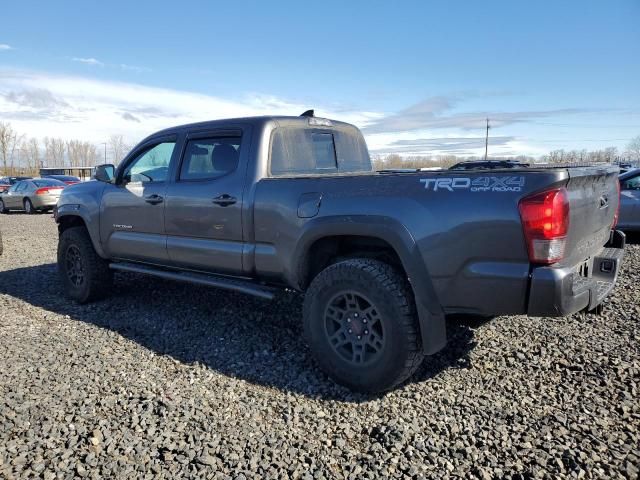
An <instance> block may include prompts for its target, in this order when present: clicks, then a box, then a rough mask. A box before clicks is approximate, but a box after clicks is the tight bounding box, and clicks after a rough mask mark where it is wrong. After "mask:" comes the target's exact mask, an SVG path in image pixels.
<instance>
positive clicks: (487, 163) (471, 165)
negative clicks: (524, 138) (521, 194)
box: [449, 160, 529, 170]
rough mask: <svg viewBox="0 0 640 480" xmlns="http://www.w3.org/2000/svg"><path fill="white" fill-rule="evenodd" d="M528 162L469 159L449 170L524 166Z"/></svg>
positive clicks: (526, 165)
mask: <svg viewBox="0 0 640 480" xmlns="http://www.w3.org/2000/svg"><path fill="white" fill-rule="evenodd" d="M528 166H529V164H528V163H523V162H519V161H517V160H469V161H465V162H459V163H456V164H455V165H452V166H451V167H449V170H493V169H496V168H524V167H528Z"/></svg>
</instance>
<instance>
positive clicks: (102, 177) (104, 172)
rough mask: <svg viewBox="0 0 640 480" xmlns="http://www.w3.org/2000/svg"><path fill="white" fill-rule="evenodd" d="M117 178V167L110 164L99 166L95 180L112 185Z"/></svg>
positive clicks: (94, 175)
mask: <svg viewBox="0 0 640 480" xmlns="http://www.w3.org/2000/svg"><path fill="white" fill-rule="evenodd" d="M115 176H116V167H115V166H114V165H112V164H110V163H105V164H104V165H98V166H97V167H96V171H95V173H94V174H93V178H95V179H96V180H98V181H99V182H105V183H111V182H112V181H113V179H114V178H115Z"/></svg>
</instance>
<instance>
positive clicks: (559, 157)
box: [372, 135, 640, 170]
mask: <svg viewBox="0 0 640 480" xmlns="http://www.w3.org/2000/svg"><path fill="white" fill-rule="evenodd" d="M483 158H484V157H479V156H474V155H471V156H459V155H433V156H425V155H412V156H411V155H410V156H401V155H398V154H397V153H392V154H389V155H374V156H373V157H372V160H373V165H374V168H375V169H376V170H383V169H393V168H429V167H432V168H436V167H439V168H449V167H451V166H453V165H454V164H456V163H459V162H463V161H470V160H482V159H483ZM489 159H490V160H507V159H508V160H516V161H519V162H522V163H543V164H554V165H592V164H595V163H634V164H636V165H640V135H638V136H637V137H635V138H634V139H632V140H631V141H630V142H629V144H628V145H627V148H626V150H625V151H623V152H620V151H619V150H618V149H617V148H616V147H607V148H604V149H600V150H586V149H583V150H563V149H560V150H552V151H551V152H549V153H547V154H546V155H542V156H540V157H532V156H529V155H518V156H516V157H495V156H490V157H489Z"/></svg>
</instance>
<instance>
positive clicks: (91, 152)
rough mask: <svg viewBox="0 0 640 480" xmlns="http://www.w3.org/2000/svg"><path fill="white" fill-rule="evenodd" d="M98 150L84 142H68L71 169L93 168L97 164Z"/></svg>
mask: <svg viewBox="0 0 640 480" xmlns="http://www.w3.org/2000/svg"><path fill="white" fill-rule="evenodd" d="M97 156H98V149H97V148H96V146H95V145H93V144H91V143H89V142H83V141H82V140H69V141H68V142H67V158H68V159H69V164H70V165H69V166H71V167H91V166H93V165H95V163H96V157H97Z"/></svg>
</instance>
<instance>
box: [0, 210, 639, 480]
mask: <svg viewBox="0 0 640 480" xmlns="http://www.w3.org/2000/svg"><path fill="white" fill-rule="evenodd" d="M0 228H1V229H2V233H3V237H4V244H5V245H4V246H5V249H4V255H3V256H2V257H0V477H3V478H22V477H32V476H36V477H42V478H45V479H53V478H72V477H74V476H75V477H86V478H102V477H118V478H124V477H141V478H147V477H149V478H151V477H154V478H156V477H157V478H179V477H204V478H234V479H243V478H246V479H251V478H256V479H258V478H260V479H261V478H308V479H311V478H314V479H321V478H358V479H360V478H381V477H391V478H396V477H397V478H399V477H403V478H431V477H438V478H446V477H464V478H482V479H485V478H543V477H544V478H562V477H567V478H596V477H597V478H636V477H637V474H638V468H639V462H640V460H639V459H640V451H639V448H640V447H639V445H640V438H639V437H640V433H639V430H640V429H639V426H640V412H639V402H638V382H639V371H640V355H639V347H638V345H639V344H638V318H639V317H640V283H639V280H640V245H639V244H637V243H636V244H634V245H630V246H629V248H628V250H627V257H626V259H625V263H624V271H623V274H622V277H621V279H620V282H619V284H618V287H617V288H616V291H615V294H614V295H613V296H612V297H611V298H610V299H609V301H608V302H607V304H606V307H605V312H604V315H603V316H599V317H596V316H583V315H574V316H572V317H569V318H563V319H551V318H542V319H532V318H526V317H521V316H517V317H500V318H496V319H494V320H492V321H491V322H487V323H484V324H479V323H474V322H472V321H470V320H461V319H458V320H455V321H454V320H452V321H450V322H449V330H450V332H451V334H452V335H453V336H454V339H453V340H452V341H451V342H450V344H449V346H448V347H447V349H446V350H445V351H443V352H442V353H441V354H439V355H437V356H435V357H433V358H432V359H431V361H430V362H428V364H427V365H426V366H425V367H424V368H423V369H422V370H420V371H419V372H418V374H417V375H416V376H415V377H414V378H412V379H411V381H410V382H409V383H408V384H407V385H405V386H404V387H402V388H400V389H398V390H396V391H393V392H391V393H388V394H387V395H385V396H382V397H376V398H370V397H369V398H368V397H363V396H359V395H354V394H351V393H349V392H347V391H345V390H344V389H342V388H340V387H338V386H336V385H334V384H332V383H331V382H330V381H329V380H327V379H326V377H324V376H323V375H322V374H321V373H319V372H318V370H317V369H316V368H315V367H314V363H313V361H312V359H311V358H310V356H309V355H308V353H307V351H306V349H305V346H304V345H303V343H302V341H301V338H300V337H301V328H300V310H301V298H300V296H299V295H297V294H291V293H290V294H284V295H282V296H281V297H279V298H278V299H277V300H276V301H274V302H272V303H267V302H263V301H261V300H254V299H252V298H248V297H244V296H241V295H236V294H230V293H227V292H222V291H216V290H212V289H207V288H204V287H195V286H187V285H180V284H174V283H170V282H165V281H161V280H155V279H149V278H145V277H139V276H132V275H119V276H118V277H117V287H116V290H115V291H114V293H113V295H112V297H111V298H110V299H108V300H105V301H102V302H99V303H95V304H92V305H88V306H77V305H73V304H69V303H68V302H67V301H66V300H64V299H63V298H62V297H61V295H60V287H59V285H58V282H57V277H56V267H55V248H56V242H57V236H56V228H55V224H54V222H53V220H52V218H51V217H50V215H37V216H27V215H22V214H12V215H2V216H0ZM636 242H637V240H636Z"/></svg>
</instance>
